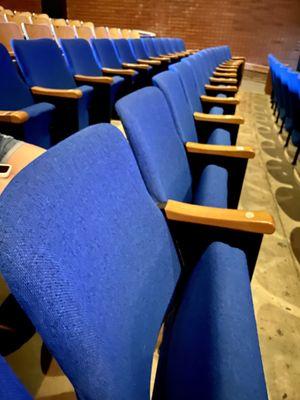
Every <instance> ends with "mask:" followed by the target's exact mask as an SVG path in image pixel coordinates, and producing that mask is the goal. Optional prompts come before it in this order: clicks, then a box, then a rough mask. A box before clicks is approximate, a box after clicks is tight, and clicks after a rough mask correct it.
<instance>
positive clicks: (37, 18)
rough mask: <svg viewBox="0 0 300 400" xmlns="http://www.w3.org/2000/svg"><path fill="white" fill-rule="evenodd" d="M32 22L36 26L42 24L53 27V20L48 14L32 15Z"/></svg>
mask: <svg viewBox="0 0 300 400" xmlns="http://www.w3.org/2000/svg"><path fill="white" fill-rule="evenodd" d="M31 18H32V22H33V23H34V24H42V25H48V26H51V19H50V18H49V16H48V15H47V14H35V15H32V17H31Z"/></svg>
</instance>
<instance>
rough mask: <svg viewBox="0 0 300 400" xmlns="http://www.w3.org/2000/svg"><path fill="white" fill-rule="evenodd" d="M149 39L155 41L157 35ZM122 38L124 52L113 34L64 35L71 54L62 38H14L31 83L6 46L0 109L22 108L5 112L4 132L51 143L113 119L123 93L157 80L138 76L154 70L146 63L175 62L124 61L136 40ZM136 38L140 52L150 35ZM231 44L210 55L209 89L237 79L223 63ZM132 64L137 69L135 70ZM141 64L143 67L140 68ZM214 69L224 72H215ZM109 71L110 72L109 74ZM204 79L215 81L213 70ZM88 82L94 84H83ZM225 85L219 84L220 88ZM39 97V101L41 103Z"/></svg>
mask: <svg viewBox="0 0 300 400" xmlns="http://www.w3.org/2000/svg"><path fill="white" fill-rule="evenodd" d="M149 40H151V43H152V39H149ZM116 42H118V46H119V47H118V48H119V50H118V54H117V53H116V51H117V48H116V46H117V45H116V43H115V42H113V41H111V40H109V39H96V40H93V41H91V46H90V44H89V43H88V42H87V41H85V40H83V39H73V40H61V42H60V44H61V47H62V49H63V51H64V54H65V57H63V55H62V53H61V50H60V48H59V47H58V46H57V44H56V42H55V41H52V40H50V39H41V40H28V41H13V46H14V51H15V56H16V59H17V61H18V66H19V67H20V70H21V72H22V78H23V79H24V80H25V83H24V82H23V80H22V78H21V77H20V76H19V75H18V73H17V72H16V70H15V68H14V65H13V64H12V62H11V60H10V57H9V55H8V53H7V51H6V50H5V48H4V47H3V46H0V53H1V59H2V60H3V63H2V64H1V79H0V86H1V90H2V96H1V100H0V108H1V109H2V110H4V111H8V110H9V111H16V110H18V111H21V112H18V113H12V115H10V113H5V112H4V113H2V115H0V121H1V123H0V128H1V129H2V131H4V132H7V133H10V134H13V135H19V136H20V137H22V138H23V139H24V140H25V141H28V142H29V143H33V144H37V145H40V146H42V147H45V148H49V147H51V145H52V144H54V143H56V142H58V141H59V140H61V139H63V138H64V137H66V136H68V135H69V134H70V133H74V132H76V131H77V130H78V129H82V128H84V127H86V126H87V125H89V124H93V123H97V122H103V121H104V122H105V121H107V122H109V121H110V118H111V115H112V112H113V107H114V104H115V101H116V100H117V99H118V98H120V97H122V96H123V95H124V94H126V93H128V92H130V91H132V90H134V89H136V88H139V87H141V86H145V85H147V84H150V83H151V81H149V77H150V76H149V77H147V79H138V77H140V74H141V72H146V74H148V72H149V71H151V68H152V66H151V65H150V64H149V65H148V66H147V65H146V64H144V62H146V61H148V62H150V63H152V62H158V63H160V62H165V61H166V62H167V63H168V64H169V61H170V59H169V57H167V56H166V55H165V54H164V55H163V56H160V58H159V57H154V56H153V57H152V56H151V55H150V53H147V54H149V55H148V57H149V58H148V59H147V60H145V59H139V58H138V59H135V61H137V62H140V61H141V60H142V61H143V64H137V63H135V64H132V63H124V62H122V61H121V60H120V57H121V56H120V54H122V49H123V51H124V52H126V51H127V53H128V48H129V49H130V47H129V42H130V41H127V40H119V41H116ZM131 43H132V47H133V46H134V47H135V48H136V50H135V51H136V52H138V50H137V49H138V48H139V49H140V50H141V49H145V48H146V47H147V44H146V43H148V39H145V40H144V41H142V40H139V39H137V40H132V41H131ZM149 43H150V42H149ZM152 44H153V43H152ZM227 49H228V48H227V47H225V46H223V47H219V48H215V49H214V51H212V52H211V54H210V56H211V57H210V58H207V60H208V62H209V63H210V65H209V69H206V71H208V70H211V71H212V73H215V74H216V76H214V77H212V78H211V79H212V81H213V82H212V83H213V84H212V85H210V88H206V90H207V91H208V90H209V91H210V92H212V93H216V89H215V87H214V86H216V85H217V84H220V83H222V82H224V79H225V81H228V83H229V84H231V83H233V82H236V80H235V79H234V78H232V77H231V76H232V75H233V76H235V75H234V74H233V72H232V71H233V70H232V69H231V68H230V69H229V68H227V69H225V66H224V67H218V65H219V64H220V63H221V62H224V61H226V60H227V58H226V57H229V55H228V50H227ZM137 54H143V53H137ZM151 54H153V53H151ZM155 54H156V53H155ZM168 54H170V53H168ZM181 56H182V53H181V55H178V54H177V55H176V56H172V57H173V61H178V59H180V57H181ZM124 57H125V56H124ZM174 57H175V58H174ZM153 58H156V60H154V59H153ZM158 58H159V60H161V61H159V60H158ZM126 59H127V58H126ZM127 60H128V59H127ZM131 61H132V60H131ZM125 64H126V65H125ZM168 64H167V66H166V67H168ZM197 65H198V64H197ZM132 66H134V68H135V69H132ZM125 67H127V68H128V69H125ZM129 67H131V68H129ZM199 67H200V70H201V68H207V66H205V65H203V66H202V67H201V66H200V65H198V69H199ZM139 68H141V71H140V72H138V71H137V70H139ZM145 68H146V69H145ZM214 68H217V69H219V71H215V72H214ZM224 70H225V71H226V72H224ZM228 71H229V72H228ZM157 72H159V71H157ZM200 72H201V71H198V73H200ZM103 73H105V74H106V75H109V76H103ZM116 74H118V75H116ZM222 74H225V77H223V78H222V76H223V75H222ZM119 75H122V76H123V77H121V76H119ZM227 75H230V76H229V77H228V76H227ZM200 76H201V75H200ZM74 78H75V79H74ZM124 78H125V79H124ZM144 78H145V76H144ZM203 79H205V80H206V82H209V77H208V76H207V74H206V76H203ZM204 82H205V81H203V80H202V81H200V77H199V79H198V80H196V84H197V85H198V91H199V93H200V92H201V91H202V92H203V88H204ZM84 83H87V84H88V85H82V84H84ZM79 85H81V86H79ZM29 88H30V89H31V91H30V89H29ZM221 89H222V88H219V90H220V91H221ZM234 89H235V88H234V87H233V88H232V87H231V89H230V87H227V89H226V90H227V92H226V93H229V92H230V90H231V93H234ZM223 90H225V88H223ZM232 90H233V92H232ZM220 96H222V94H220ZM224 96H225V95H224ZM36 102H39V104H35V103H36Z"/></svg>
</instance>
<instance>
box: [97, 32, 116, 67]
mask: <svg viewBox="0 0 300 400" xmlns="http://www.w3.org/2000/svg"><path fill="white" fill-rule="evenodd" d="M91 45H92V48H93V50H94V54H95V56H96V58H97V59H98V60H99V62H100V64H101V65H102V66H103V67H107V68H122V63H121V60H120V59H119V56H118V54H117V50H116V48H115V46H114V43H113V41H112V40H111V39H91Z"/></svg>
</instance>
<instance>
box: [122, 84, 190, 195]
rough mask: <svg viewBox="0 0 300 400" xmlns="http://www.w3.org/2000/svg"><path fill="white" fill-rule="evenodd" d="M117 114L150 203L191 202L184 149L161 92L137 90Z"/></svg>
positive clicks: (150, 89) (152, 89) (126, 99)
mask: <svg viewBox="0 0 300 400" xmlns="http://www.w3.org/2000/svg"><path fill="white" fill-rule="evenodd" d="M116 110H117V112H118V114H119V116H120V118H121V121H122V124H123V126H124V128H125V131H126V135H127V137H128V140H129V142H130V144H131V147H132V149H133V151H134V154H135V157H136V159H137V162H138V164H139V167H140V170H141V172H142V176H143V178H144V180H145V183H146V186H147V188H148V190H149V193H150V194H151V196H152V197H153V199H154V200H155V201H156V202H159V203H160V202H165V201H167V200H168V199H173V200H179V201H187V202H189V201H191V196H192V178H191V173H190V169H189V164H188V160H187V156H186V152H185V148H184V145H183V143H182V141H181V139H180V138H179V135H178V133H177V130H176V126H175V124H174V121H173V118H172V114H171V112H170V109H169V106H168V104H167V101H166V99H165V97H164V95H163V94H162V92H161V91H160V90H159V89H157V88H154V87H147V88H144V89H141V90H138V91H136V92H134V93H131V94H130V95H128V96H126V97H123V98H122V99H121V100H119V101H118V102H117V103H116Z"/></svg>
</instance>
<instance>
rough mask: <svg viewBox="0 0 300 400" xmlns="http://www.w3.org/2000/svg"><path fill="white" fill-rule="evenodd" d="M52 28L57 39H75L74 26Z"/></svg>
mask: <svg viewBox="0 0 300 400" xmlns="http://www.w3.org/2000/svg"><path fill="white" fill-rule="evenodd" d="M53 28H54V32H55V36H56V37H57V39H75V38H76V37H77V34H76V30H75V27H74V26H70V25H53Z"/></svg>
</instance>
